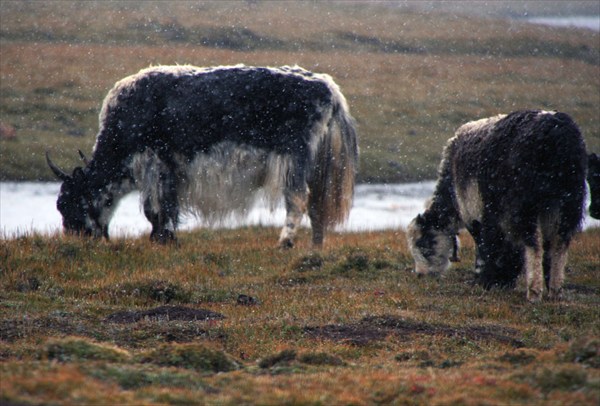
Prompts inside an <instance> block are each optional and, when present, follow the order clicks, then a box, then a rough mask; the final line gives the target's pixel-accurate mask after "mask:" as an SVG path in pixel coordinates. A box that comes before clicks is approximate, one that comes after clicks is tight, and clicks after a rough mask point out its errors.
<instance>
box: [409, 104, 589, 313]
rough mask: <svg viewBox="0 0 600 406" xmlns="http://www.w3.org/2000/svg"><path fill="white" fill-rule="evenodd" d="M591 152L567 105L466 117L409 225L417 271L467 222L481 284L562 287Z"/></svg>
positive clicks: (444, 261) (431, 266)
mask: <svg viewBox="0 0 600 406" xmlns="http://www.w3.org/2000/svg"><path fill="white" fill-rule="evenodd" d="M586 166H587V156H586V148H585V143H584V140H583V137H582V135H581V132H580V130H579V128H578V127H577V125H576V124H575V122H574V121H573V120H572V119H571V117H569V116H568V115H567V114H565V113H561V112H550V111H540V110H526V111H516V112H512V113H510V114H507V115H498V116H495V117H490V118H485V119H481V120H478V121H472V122H469V123H466V124H464V125H462V126H461V127H459V128H458V130H457V131H456V133H455V136H454V137H453V138H451V139H450V140H449V141H448V143H447V145H446V146H445V148H444V151H443V156H442V161H441V163H440V167H439V174H438V180H437V184H436V187H435V190H434V194H433V198H432V199H431V202H430V204H429V206H428V207H427V209H426V210H425V212H424V213H422V214H419V215H417V217H416V218H415V219H413V220H412V222H411V223H410V224H409V226H408V228H407V238H408V245H409V248H410V251H411V253H412V255H413V257H414V260H415V271H416V272H417V273H418V274H427V273H432V272H434V273H440V272H444V271H445V270H446V269H447V268H448V266H449V257H450V255H451V254H452V253H453V251H455V249H456V245H455V244H456V243H455V238H456V234H457V232H458V231H459V230H460V229H461V228H466V229H467V230H468V231H469V233H470V234H471V235H472V237H473V239H474V241H475V244H476V269H477V270H478V271H479V272H480V274H479V277H478V279H479V282H480V283H481V284H482V285H483V286H484V287H486V288H490V287H492V286H501V287H507V286H513V285H514V283H515V281H516V278H517V276H518V275H519V274H520V273H521V272H522V271H523V270H524V271H525V279H526V285H527V299H528V300H529V301H531V302H538V301H540V300H541V299H542V294H543V290H544V282H545V284H546V288H547V289H548V291H549V297H550V298H554V299H559V298H560V297H561V295H562V285H563V282H564V269H565V264H566V261H567V250H568V247H569V244H570V241H571V239H572V238H573V236H574V235H575V234H576V233H577V232H578V230H579V229H580V227H581V223H582V218H583V210H584V204H585V194H586V189H585V182H586Z"/></svg>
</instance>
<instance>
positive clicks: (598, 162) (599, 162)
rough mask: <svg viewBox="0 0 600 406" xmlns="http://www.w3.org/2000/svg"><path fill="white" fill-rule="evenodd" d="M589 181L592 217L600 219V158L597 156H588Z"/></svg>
mask: <svg viewBox="0 0 600 406" xmlns="http://www.w3.org/2000/svg"><path fill="white" fill-rule="evenodd" d="M587 181H588V185H589V187H590V199H591V202H590V207H589V212H590V216H592V217H593V218H595V219H600V158H599V157H598V155H596V154H589V155H588V173H587Z"/></svg>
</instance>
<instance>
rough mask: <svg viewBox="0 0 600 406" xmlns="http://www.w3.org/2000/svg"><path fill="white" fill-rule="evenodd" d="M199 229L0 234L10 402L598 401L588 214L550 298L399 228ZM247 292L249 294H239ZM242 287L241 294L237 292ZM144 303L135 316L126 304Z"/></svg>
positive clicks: (0, 336) (3, 369)
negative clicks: (430, 270) (441, 272)
mask: <svg viewBox="0 0 600 406" xmlns="http://www.w3.org/2000/svg"><path fill="white" fill-rule="evenodd" d="M277 234H278V233H277V230H275V229H271V228H261V227H251V228H242V229H238V230H212V231H211V230H198V231H193V232H186V233H181V234H180V241H179V244H178V246H177V247H174V246H171V247H162V246H155V245H151V244H150V243H149V241H147V239H146V238H145V237H144V238H141V239H115V240H111V241H110V242H105V241H101V240H86V239H77V238H73V237H67V236H50V237H42V236H39V235H30V236H24V237H21V238H18V239H14V240H2V241H1V242H0V292H1V293H0V320H1V322H0V360H1V364H0V381H1V382H2V392H1V394H0V399H2V401H3V402H5V403H7V404H90V403H97V404H98V403H99V404H103V403H112V404H114V403H115V402H116V403H119V404H148V405H152V404H239V403H246V404H275V403H276V404H281V403H286V404H294V403H309V404H332V403H333V404H380V403H393V404H397V403H411V404H480V403H482V402H483V403H490V404H525V403H527V404H531V403H535V404H556V403H560V404H590V405H592V404H597V402H598V400H600V399H599V396H598V393H599V391H598V389H599V385H600V372H599V369H598V368H599V366H600V364H599V363H600V358H599V356H598V354H599V353H598V351H599V348H600V347H599V345H600V341H599V337H600V328H599V325H598V305H599V304H600V284H599V283H598V279H597V275H596V273H597V268H598V264H599V263H600V253H599V252H598V250H597V247H598V245H599V244H600V230H597V229H592V230H588V231H586V232H584V233H582V234H580V235H578V236H577V238H576V239H575V241H574V242H573V244H572V247H571V251H570V262H569V264H568V267H569V270H568V272H567V280H566V285H565V287H566V295H565V299H564V300H563V301H561V302H551V301H547V300H546V301H544V302H542V303H541V304H538V305H531V304H528V303H527V301H526V299H525V291H524V286H523V284H522V283H521V282H520V283H519V284H518V286H517V288H516V289H515V290H504V291H502V290H492V291H489V292H486V291H484V290H482V289H481V288H479V287H478V286H476V285H473V284H472V280H473V274H472V273H471V272H470V269H473V256H474V249H473V243H472V240H471V239H470V237H468V236H466V235H462V236H461V239H462V246H463V248H462V249H463V253H462V258H463V262H461V263H459V264H458V266H457V267H456V268H454V269H452V270H450V271H449V272H448V273H447V274H446V275H445V276H444V277H443V278H441V279H431V278H419V277H417V276H416V275H415V274H413V273H411V272H410V270H411V269H412V260H411V258H410V255H409V253H408V251H407V247H406V242H405V236H404V234H403V232H402V231H397V232H393V231H386V232H373V233H357V234H353V233H348V234H333V235H331V237H330V238H329V239H328V240H327V243H326V246H325V248H324V249H323V250H321V251H312V250H310V249H309V248H308V241H309V239H310V238H309V232H308V230H301V236H300V237H301V240H300V242H299V244H298V247H297V248H296V249H294V250H288V251H282V250H279V249H276V248H275V245H276V242H277V241H276V239H277ZM249 298H251V299H252V300H250V299H249ZM241 299H243V300H241ZM133 316H139V317H133Z"/></svg>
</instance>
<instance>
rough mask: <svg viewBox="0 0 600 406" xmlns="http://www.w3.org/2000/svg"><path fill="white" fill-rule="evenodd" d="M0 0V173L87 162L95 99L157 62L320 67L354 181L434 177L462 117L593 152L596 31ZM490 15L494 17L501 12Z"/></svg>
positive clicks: (419, 17) (11, 175) (292, 10)
mask: <svg viewBox="0 0 600 406" xmlns="http://www.w3.org/2000/svg"><path fill="white" fill-rule="evenodd" d="M168 4H169V5H168V6H167V3H166V2H134V1H131V2H102V1H99V2H52V1H50V2H42V1H30V2H27V1H23V2H21V1H19V2H17V1H2V2H1V3H0V16H1V24H0V53H1V54H2V58H0V122H2V123H3V124H6V125H9V126H10V128H12V129H14V130H15V134H16V137H15V138H13V139H0V179H2V180H26V179H27V180H33V179H39V180H50V179H52V175H51V173H50V171H49V170H48V169H47V167H46V164H45V161H44V158H43V153H44V152H45V151H46V150H48V149H49V150H50V151H51V152H52V154H53V157H55V158H54V159H55V161H56V162H57V163H58V164H59V165H61V166H63V167H66V168H69V167H73V166H75V165H76V164H78V156H77V153H76V151H77V149H82V150H83V151H84V152H87V153H88V155H89V154H90V151H91V148H92V146H93V143H94V137H95V134H96V132H97V128H98V123H97V116H98V112H99V108H100V104H101V101H102V99H103V97H104V95H105V94H106V92H107V91H108V90H109V89H110V88H111V86H112V85H113V84H114V82H116V81H117V80H119V79H120V78H122V77H124V76H126V75H128V74H132V73H135V72H137V71H138V70H139V69H141V68H144V67H147V66H149V65H152V64H175V63H178V64H187V63H189V64H193V65H202V66H209V65H226V64H237V63H245V64H248V65H284V64H298V65H301V66H303V67H305V68H307V69H311V70H314V71H319V72H326V73H329V74H331V75H332V76H333V77H334V78H335V80H336V81H337V82H338V83H339V84H340V86H341V88H342V91H343V92H344V94H345V95H346V97H347V99H348V101H349V104H350V108H351V111H352V113H353V115H354V116H355V117H356V119H357V121H358V125H359V132H360V146H361V166H360V173H359V181H361V182H367V181H376V182H383V181H386V182H401V181H413V180H422V179H431V178H434V177H435V171H436V168H437V164H438V160H439V156H440V153H441V150H442V147H443V145H444V143H445V141H446V140H447V139H448V138H449V137H451V136H452V134H453V131H454V129H455V128H456V127H458V126H459V125H460V124H462V123H463V122H465V121H468V120H471V119H475V118H480V117H483V116H489V115H494V114H497V113H501V112H508V111H512V110H516V109H521V108H541V109H557V110H562V111H565V112H567V113H569V114H571V115H572V116H573V117H574V118H575V120H576V121H577V122H578V123H579V125H580V126H581V128H582V131H583V133H584V136H585V138H586V142H587V144H588V147H589V148H590V149H591V150H595V151H599V150H600V122H599V120H598V116H599V113H600V111H599V107H598V106H600V34H598V33H594V32H591V31H587V30H577V29H556V28H550V27H544V26H534V25H529V24H526V23H524V22H519V21H516V20H505V19H495V18H490V17H489V16H486V17H476V18H475V17H472V16H467V15H464V14H449V13H442V12H438V11H436V10H433V11H428V10H426V9H420V8H415V7H388V6H385V4H377V3H376V4H365V3H352V2H347V3H345V2H341V3H340V2H331V3H319V2H316V3H315V2H304V3H300V2H281V3H278V2H261V1H249V2H220V3H217V2H204V3H203V2H201V3H189V2H178V3H168ZM496 15H498V14H496Z"/></svg>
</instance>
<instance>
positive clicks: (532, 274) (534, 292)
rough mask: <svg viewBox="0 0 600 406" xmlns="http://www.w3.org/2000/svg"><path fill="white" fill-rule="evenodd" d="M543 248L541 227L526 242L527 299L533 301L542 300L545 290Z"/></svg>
mask: <svg viewBox="0 0 600 406" xmlns="http://www.w3.org/2000/svg"><path fill="white" fill-rule="evenodd" d="M542 257H543V250H542V244H541V232H540V229H539V227H538V228H537V229H536V230H535V233H534V235H533V236H532V238H530V239H528V241H526V242H525V279H526V281H527V300H529V301H530V302H532V303H536V302H539V301H540V300H542V293H543V291H544V272H543V268H542Z"/></svg>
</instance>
